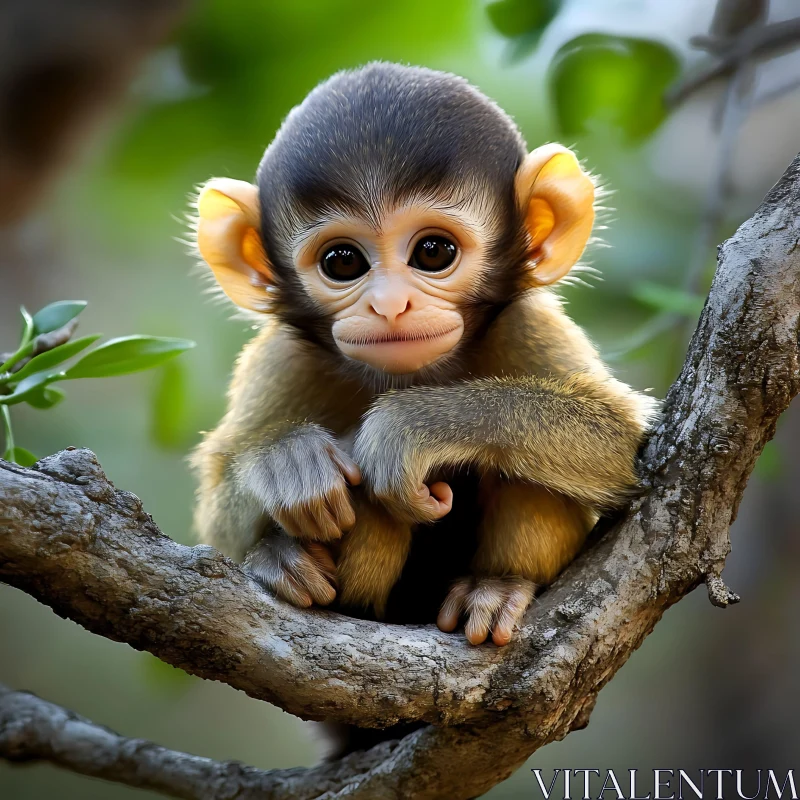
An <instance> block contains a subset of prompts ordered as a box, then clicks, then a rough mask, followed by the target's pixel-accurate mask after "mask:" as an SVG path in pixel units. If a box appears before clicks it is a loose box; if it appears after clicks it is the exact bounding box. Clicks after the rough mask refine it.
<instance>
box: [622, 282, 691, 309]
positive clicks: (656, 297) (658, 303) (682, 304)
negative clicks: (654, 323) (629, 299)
mask: <svg viewBox="0 0 800 800" xmlns="http://www.w3.org/2000/svg"><path fill="white" fill-rule="evenodd" d="M631 295H632V296H633V297H634V298H635V299H636V300H638V301H639V302H640V303H642V304H644V305H646V306H649V307H650V308H654V309H656V310H657V311H668V312H669V313H670V314H681V315H682V316H685V317H698V316H699V315H700V312H701V311H702V310H703V305H704V304H705V298H704V297H701V296H700V295H697V294H691V293H689V292H684V291H683V290H681V289H671V288H670V287H668V286H661V285H660V284H658V283H649V282H648V281H642V282H641V283H637V284H636V285H635V286H634V287H633V291H632V292H631Z"/></svg>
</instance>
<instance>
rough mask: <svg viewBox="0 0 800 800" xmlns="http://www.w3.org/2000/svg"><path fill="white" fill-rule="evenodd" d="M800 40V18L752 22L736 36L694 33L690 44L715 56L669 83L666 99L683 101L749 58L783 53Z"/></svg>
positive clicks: (735, 68) (667, 101)
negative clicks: (760, 22)
mask: <svg viewBox="0 0 800 800" xmlns="http://www.w3.org/2000/svg"><path fill="white" fill-rule="evenodd" d="M798 42H800V18H797V19H789V20H784V21H782V22H774V23H772V24H769V25H753V26H752V27H749V28H746V29H745V30H743V31H741V32H740V33H737V34H736V35H733V36H694V37H692V39H691V40H690V44H691V45H692V46H693V47H695V48H697V49H701V50H706V51H708V52H709V53H711V54H712V55H713V56H714V57H715V58H714V60H713V61H711V62H710V63H706V64H703V65H702V66H700V67H699V68H698V69H697V70H696V71H695V72H693V73H691V74H689V75H687V76H686V77H684V78H681V79H680V80H678V81H677V83H675V84H674V85H673V86H672V87H670V89H669V90H668V91H667V93H666V96H665V98H664V99H665V102H666V104H667V105H668V106H670V107H674V106H677V105H680V103H682V102H683V101H684V100H686V98H687V97H689V96H690V95H692V94H694V93H695V92H697V91H698V90H699V89H702V88H703V87H704V86H706V85H707V84H709V83H711V81H714V80H716V79H717V78H722V77H725V76H728V75H731V74H732V73H733V72H735V71H736V70H737V69H738V68H739V67H740V66H741V65H742V64H744V63H745V62H746V61H749V60H751V59H754V58H772V57H775V56H777V55H781V54H782V53H783V52H784V51H786V50H787V49H789V48H791V47H794V46H796V45H797V44H798Z"/></svg>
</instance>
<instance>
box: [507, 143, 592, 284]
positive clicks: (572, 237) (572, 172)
mask: <svg viewBox="0 0 800 800" xmlns="http://www.w3.org/2000/svg"><path fill="white" fill-rule="evenodd" d="M516 191H517V202H518V203H519V207H520V208H521V209H522V213H523V218H524V221H525V226H526V228H527V230H528V234H529V236H530V248H531V249H530V254H529V255H530V259H531V262H533V263H534V264H535V266H534V268H533V269H532V271H531V274H530V279H531V282H532V283H533V285H536V286H545V285H547V284H550V283H555V282H556V281H558V280H560V279H561V278H563V277H564V276H565V275H566V274H567V273H568V272H569V271H570V270H571V269H572V267H573V266H574V265H575V262H576V261H577V260H578V259H579V258H580V257H581V253H583V250H584V248H585V247H586V242H587V241H588V240H589V236H590V235H591V233H592V226H593V224H594V183H593V182H592V179H591V178H590V177H589V176H588V175H587V174H586V173H585V172H584V171H583V170H582V169H581V165H580V164H579V163H578V159H577V158H576V157H575V154H574V153H573V152H572V151H571V150H568V149H567V148H566V147H562V146H561V145H560V144H546V145H544V146H543V147H537V148H536V150H534V151H533V152H531V153H530V154H529V155H528V156H527V157H526V158H525V160H524V161H523V162H522V164H521V165H520V167H519V169H518V170H517V177H516Z"/></svg>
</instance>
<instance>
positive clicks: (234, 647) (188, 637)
mask: <svg viewBox="0 0 800 800" xmlns="http://www.w3.org/2000/svg"><path fill="white" fill-rule="evenodd" d="M799 346H800V156H799V157H798V158H797V159H795V161H794V162H793V163H792V165H791V166H790V167H789V169H788V170H787V172H786V173H785V175H784V176H783V178H782V179H781V180H780V181H779V183H778V184H777V185H776V186H775V187H774V188H773V189H772V191H771V192H770V193H769V195H768V196H767V198H766V199H765V200H764V202H763V204H762V205H761V206H760V208H759V209H758V210H757V211H756V213H755V214H754V215H753V217H752V218H751V219H749V220H748V221H747V222H745V223H744V224H743V225H742V226H741V227H740V228H739V230H738V231H737V232H736V234H735V235H734V236H733V237H732V238H731V239H730V240H728V241H727V242H726V243H725V244H724V245H723V246H722V247H721V248H720V254H719V264H718V268H717V273H716V276H715V279H714V283H713V286H712V288H711V293H710V295H709V298H708V301H707V302H706V305H705V308H704V310H703V313H702V316H701V318H700V322H699V325H698V328H697V330H696V332H695V335H694V337H693V339H692V342H691V344H690V347H689V352H688V355H687V357H686V362H685V364H684V367H683V370H682V372H681V374H680V377H679V378H678V380H677V381H676V382H675V384H674V385H673V386H672V388H671V390H670V392H669V394H668V397H667V400H666V404H665V410H664V416H663V421H662V422H661V424H660V425H659V427H658V428H657V430H656V431H655V432H654V433H653V435H652V436H651V438H650V440H649V442H648V443H647V445H646V447H645V449H644V451H643V455H642V461H643V474H644V476H645V486H646V491H645V493H644V495H643V496H642V497H641V498H639V499H638V500H637V501H635V502H634V503H633V504H632V505H631V507H630V508H629V509H628V511H627V512H626V513H625V514H624V515H623V516H622V517H621V518H620V519H618V520H617V521H616V522H615V524H613V525H612V526H608V527H609V529H608V530H607V531H606V533H605V535H604V536H603V537H602V538H599V540H596V541H595V542H594V543H593V546H592V547H590V548H589V549H587V550H586V552H584V554H583V555H582V556H581V557H580V558H579V559H578V560H576V561H575V562H574V563H573V564H572V565H571V566H570V567H569V568H568V569H567V570H566V571H565V573H564V574H563V575H562V576H561V577H560V578H559V580H558V581H557V583H556V584H555V585H554V586H552V587H551V588H550V589H548V591H547V592H545V594H544V595H542V597H541V598H540V600H539V601H538V602H537V603H536V604H535V606H534V607H533V608H532V609H531V610H530V612H529V613H528V615H527V617H526V620H525V624H524V626H523V628H522V630H521V631H520V633H519V635H518V636H517V638H516V640H515V641H514V642H513V643H512V644H511V645H509V646H508V647H506V648H503V649H497V648H494V647H492V646H488V645H487V646H483V647H479V648H472V647H470V646H468V645H467V644H466V643H465V642H464V641H463V640H462V638H460V637H458V636H449V635H445V634H442V633H440V632H438V631H437V630H436V629H435V628H434V627H433V626H403V627H395V628H393V629H390V627H389V626H385V625H381V624H378V623H373V622H364V621H357V620H353V619H349V618H346V617H343V616H339V615H337V614H333V613H330V612H326V611H322V610H313V611H302V610H298V609H294V608H291V607H290V606H288V605H286V604H284V603H281V602H279V601H277V600H275V599H274V598H272V597H270V596H269V595H267V594H265V593H263V592H261V591H260V590H259V589H258V588H257V587H256V586H255V585H254V584H253V583H251V582H250V581H249V580H248V579H247V578H246V577H245V576H244V575H243V574H242V573H241V572H240V571H239V570H238V568H237V567H236V566H235V565H234V564H232V563H231V562H230V561H228V560H227V559H225V558H223V557H222V556H221V555H220V554H218V553H217V552H215V551H214V550H212V549H211V548H208V547H204V546H198V547H193V548H190V547H184V546H182V545H179V544H176V543H175V542H173V541H172V540H171V539H169V538H167V537H166V536H164V535H163V534H162V533H161V532H160V531H159V530H158V528H157V527H156V526H155V524H154V523H153V521H152V519H151V518H150V517H149V516H148V515H147V514H146V512H144V510H143V509H142V507H141V504H140V503H139V501H138V499H137V498H135V497H134V496H133V495H131V494H129V493H127V492H122V491H118V490H116V489H114V487H113V486H112V485H111V484H110V483H109V482H108V481H107V479H106V478H105V476H104V475H103V472H102V470H101V469H100V466H99V465H98V463H97V461H96V460H95V459H94V456H93V455H92V454H91V453H89V452H88V451H85V450H74V451H63V452H61V453H59V454H57V455H55V456H52V457H50V458H46V459H43V460H42V461H41V462H39V464H38V465H36V467H35V468H34V469H22V468H20V467H17V466H15V465H11V464H6V463H2V464H0V580H3V581H5V582H7V583H9V584H11V585H12V586H16V587H18V588H20V589H22V590H23V591H25V592H28V593H29V594H31V595H33V596H34V597H36V598H37V599H38V600H40V601H41V602H43V603H45V604H47V605H49V606H50V607H52V608H53V609H54V610H55V611H56V612H57V613H58V614H60V615H62V616H64V617H67V618H69V619H72V620H74V621H76V622H78V623H79V624H81V625H83V626H84V627H85V628H87V629H88V630H90V631H93V632H95V633H98V634H100V635H102V636H106V637H108V638H110V639H114V640H117V641H123V642H127V643H128V644H130V645H132V646H133V647H136V648H138V649H142V650H148V651H149V652H151V653H153V654H155V655H157V656H159V657H160V658H162V659H164V660H165V661H167V662H169V663H171V664H174V665H175V666H179V667H182V668H183V669H185V670H187V671H188V672H191V673H194V674H197V675H200V676H202V677H205V678H213V679H216V680H221V681H224V682H225V683H228V684H230V685H231V686H233V687H235V688H238V689H241V690H243V691H245V692H247V693H248V694H249V695H251V696H253V697H256V698H259V699H262V700H267V701H269V702H272V703H275V704H276V705H279V706H280V707H281V708H284V709H286V710H287V711H290V712H292V713H294V714H298V715H299V716H302V717H304V718H311V719H319V718H322V717H325V718H328V719H333V720H338V721H342V722H349V723H357V724H359V725H362V726H385V725H389V724H392V723H395V722H399V721H415V720H423V721H425V722H428V723H431V725H429V726H427V727H425V728H422V729H420V730H418V731H416V732H414V733H412V734H410V735H409V736H406V737H405V738H403V739H402V740H400V741H398V742H392V743H386V744H383V745H381V746H380V747H378V748H375V749H373V750H370V751H369V752H366V753H358V754H354V755H353V756H350V757H348V758H347V759H344V760H343V761H341V762H339V763H336V764H333V765H325V766H321V767H317V768H314V769H310V770H279V771H271V772H261V771H258V770H254V769H250V768H246V767H242V766H241V765H238V764H218V763H215V762H211V761H209V760H207V759H201V758H197V757H194V756H189V755H185V754H181V753H176V752H173V751H169V750H165V749H164V748H159V747H157V746H156V745H153V744H150V743H147V742H141V741H131V740H126V739H123V738H122V737H119V736H117V735H116V734H114V733H112V732H110V731H108V730H106V729H104V728H100V727H99V726H95V725H93V724H92V723H90V722H88V721H87V720H84V719H82V718H80V717H78V716H77V715H74V714H72V713H70V712H68V711H65V710H63V709H60V708H58V707H56V706H53V705H51V704H49V703H46V702H45V701H43V700H39V699H38V698H35V697H33V696H31V695H26V694H23V693H20V692H12V691H10V690H6V691H3V692H0V756H3V757H5V758H7V759H9V760H12V761H24V760H31V759H46V760H49V761H52V762H54V763H57V764H61V765H62V766H65V767H68V768H70V769H73V770H77V771H79V772H83V773H86V774H90V775H96V776H99V777H104V778H108V779H110V780H118V781H121V782H124V783H128V784H131V785H135V786H143V787H148V788H151V789H156V790H160V791H163V792H165V793H167V794H172V795H174V796H176V797H183V798H192V799H194V798H197V800H199V799H200V798H204V799H207V798H225V797H232V796H234V795H235V796H236V797H239V798H284V797H285V798H288V797H292V798H333V797H337V798H338V797H354V798H355V797H361V798H370V800H376V799H377V800H380V799H382V798H407V797H414V798H422V799H424V798H449V799H453V800H455V799H456V798H469V797H474V796H476V795H479V794H480V793H482V792H485V791H486V790H488V789H489V788H490V787H491V786H493V785H494V784H496V783H498V782H499V781H501V780H503V779H504V778H506V777H508V776H509V775H510V774H511V773H512V772H513V771H514V770H515V769H516V768H517V767H518V766H519V765H520V764H522V763H523V761H524V760H525V759H526V758H527V757H528V756H530V754H531V753H533V752H534V751H535V750H536V749H537V748H539V747H541V746H542V745H544V744H547V743H548V742H551V741H553V740H555V739H560V738H562V737H563V736H565V735H566V734H567V733H569V732H570V731H571V730H574V729H577V728H580V727H583V726H584V725H586V723H587V722H588V719H589V715H590V713H591V710H592V707H593V705H594V702H595V698H596V696H597V693H598V691H599V690H600V689H601V688H602V687H603V686H604V685H605V683H606V682H607V681H608V680H610V679H611V677H612V676H613V675H614V673H615V672H616V671H617V670H618V669H619V668H620V667H621V666H622V664H624V663H625V661H626V660H627V659H628V658H629V656H630V655H631V653H632V652H633V651H634V650H635V649H636V648H637V647H638V646H639V645H640V644H641V642H642V641H643V640H644V638H645V637H646V636H647V635H648V634H649V633H650V632H651V631H652V629H653V627H654V625H655V624H656V622H658V620H659V619H660V617H661V615H662V614H663V613H664V611H665V610H666V609H667V608H668V607H669V606H670V605H672V604H673V603H675V602H677V601H678V600H680V599H681V598H682V597H683V596H684V595H686V594H687V593H688V592H689V591H691V590H692V589H693V588H695V587H696V586H697V585H698V584H699V583H701V582H703V581H705V583H706V584H707V587H708V591H709V596H710V598H711V600H712V602H714V603H715V604H717V605H720V606H725V605H726V604H728V603H731V602H735V601H736V600H738V598H737V597H736V596H735V595H733V594H732V593H731V592H730V591H729V590H728V589H727V587H725V585H724V583H723V582H722V580H721V578H720V573H721V571H722V568H723V565H724V562H725V558H726V556H727V554H728V552H729V549H730V543H729V538H728V529H729V526H730V524H731V523H732V521H733V519H734V518H735V516H736V511H737V508H738V504H739V500H740V499H741V496H742V492H743V491H744V487H745V485H746V483H747V479H748V477H749V475H750V472H751V471H752V469H753V466H754V464H755V461H756V459H757V457H758V455H759V453H760V452H761V449H762V448H763V446H764V444H765V443H766V442H767V441H768V440H769V439H770V438H771V437H772V435H773V433H774V430H775V424H776V421H777V419H778V416H779V415H780V414H781V413H782V412H783V411H784V410H785V409H786V408H787V406H788V405H789V402H790V401H791V399H792V398H793V397H794V396H795V394H797V392H798V390H800V351H799ZM237 792H238V794H237Z"/></svg>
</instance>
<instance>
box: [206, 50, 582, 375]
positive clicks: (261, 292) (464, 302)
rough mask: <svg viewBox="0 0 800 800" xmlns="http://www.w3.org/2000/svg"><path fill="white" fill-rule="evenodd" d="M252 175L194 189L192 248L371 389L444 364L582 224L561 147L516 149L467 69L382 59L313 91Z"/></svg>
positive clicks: (226, 282)
mask: <svg viewBox="0 0 800 800" xmlns="http://www.w3.org/2000/svg"><path fill="white" fill-rule="evenodd" d="M256 181H257V184H255V185H254V184H250V183H245V182H244V181H236V180H231V179H225V178H222V179H220V178H215V179H212V180H211V181H209V182H208V183H207V184H206V185H205V187H204V188H203V190H202V191H201V192H200V195H199V197H198V201H197V247H198V250H199V252H200V254H201V255H202V257H203V259H204V260H205V261H206V263H207V264H208V265H209V267H210V268H211V270H212V272H213V273H214V275H215V277H216V278H217V280H218V281H219V284H220V286H221V287H222V289H223V290H224V291H225V293H226V294H227V295H228V296H229V297H230V298H231V299H232V300H233V301H234V302H235V303H237V304H238V305H239V306H241V307H242V308H245V309H247V310H249V311H253V312H256V313H259V314H268V315H273V316H274V317H275V318H277V319H279V320H280V322H281V323H282V324H285V325H286V326H288V327H290V328H292V329H293V330H294V331H295V332H296V333H297V334H298V335H300V336H302V337H303V338H304V339H305V340H306V341H308V342H309V343H311V344H312V345H314V346H317V347H320V348H323V349H325V350H327V351H332V352H334V353H335V354H336V355H337V356H339V355H341V356H342V357H343V360H344V362H345V365H346V366H352V365H357V366H359V367H362V366H363V367H366V368H367V369H360V370H359V373H361V374H360V375H359V377H360V378H361V377H366V378H367V379H368V380H370V381H372V382H373V383H377V385H381V386H384V385H405V384H408V383H411V382H414V381H417V380H419V381H427V380H441V379H443V378H445V377H452V376H454V375H455V374H456V373H457V371H458V369H459V361H461V360H462V359H461V358H456V357H455V356H456V354H458V355H461V356H464V357H465V358H468V353H469V348H470V346H471V344H472V343H475V342H479V341H480V338H481V336H483V335H484V333H485V331H486V330H488V326H489V325H491V322H492V320H493V319H494V318H495V317H496V316H497V314H498V313H499V312H500V311H501V310H502V309H503V308H504V307H505V306H506V305H507V304H508V303H510V302H512V301H513V300H514V298H515V297H516V296H518V295H519V293H520V292H523V291H527V290H529V289H531V288H533V287H539V286H547V285H550V284H553V283H555V282H556V281H558V280H561V279H562V278H563V277H564V276H566V275H567V273H568V272H569V271H570V269H571V268H572V267H573V265H574V264H575V263H576V261H577V260H578V259H579V258H580V256H581V253H582V252H583V248H584V247H585V245H586V242H587V240H588V238H589V235H590V233H591V230H592V225H593V221H594V208H593V203H594V184H593V182H592V180H591V178H590V177H589V176H588V175H587V174H586V173H585V172H584V171H583V170H582V169H581V167H580V163H579V162H578V160H577V158H576V157H575V155H574V154H573V153H571V152H570V151H569V150H567V149H566V148H564V147H561V146H560V145H556V144H549V145H544V146H542V147H539V148H536V149H535V150H533V151H532V152H530V153H528V154H527V155H526V149H525V146H524V142H523V140H522V137H521V135H520V133H519V131H518V130H517V128H516V126H515V125H514V123H513V121H512V120H511V119H510V118H509V117H508V116H507V115H505V114H504V113H503V112H502V111H501V110H500V109H499V108H498V107H497V106H495V105H494V104H493V103H492V102H491V101H490V100H488V98H486V97H485V96H484V95H482V94H480V92H478V91H477V90H476V89H475V88H474V87H471V86H470V85H469V84H468V83H467V82H466V81H464V80H463V79H461V78H457V77H455V76H452V75H447V74H445V73H436V72H432V71H431V70H425V69H421V68H414V67H403V66H399V65H393V64H372V65H369V66H367V67H365V68H364V69H362V70H357V71H355V72H344V73H339V74H338V75H336V76H334V77H333V78H331V79H330V80H329V81H327V82H325V83H324V84H322V85H321V86H319V87H318V88H317V89H315V90H314V91H312V92H311V94H310V95H309V96H308V97H307V98H306V99H305V100H304V101H303V103H301V104H300V105H299V106H298V107H297V108H295V109H294V110H293V111H292V112H291V113H290V114H289V116H288V117H287V119H286V121H285V122H284V124H283V125H282V127H281V129H280V131H279V132H278V134H277V136H276V137H275V140H274V141H273V142H272V144H271V145H270V146H269V147H268V148H267V150H266V152H265V154H264V157H263V159H262V161H261V164H260V165H259V168H258V172H257V175H256ZM460 366H461V367H463V366H464V364H463V363H462V364H461V365H460ZM364 373H366V374H364ZM370 373H374V374H370ZM386 375H390V376H397V380H388V381H384V380H383V377H384V376H386ZM376 377H377V378H378V379H379V380H378V381H377V382H376V381H375V378H376Z"/></svg>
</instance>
